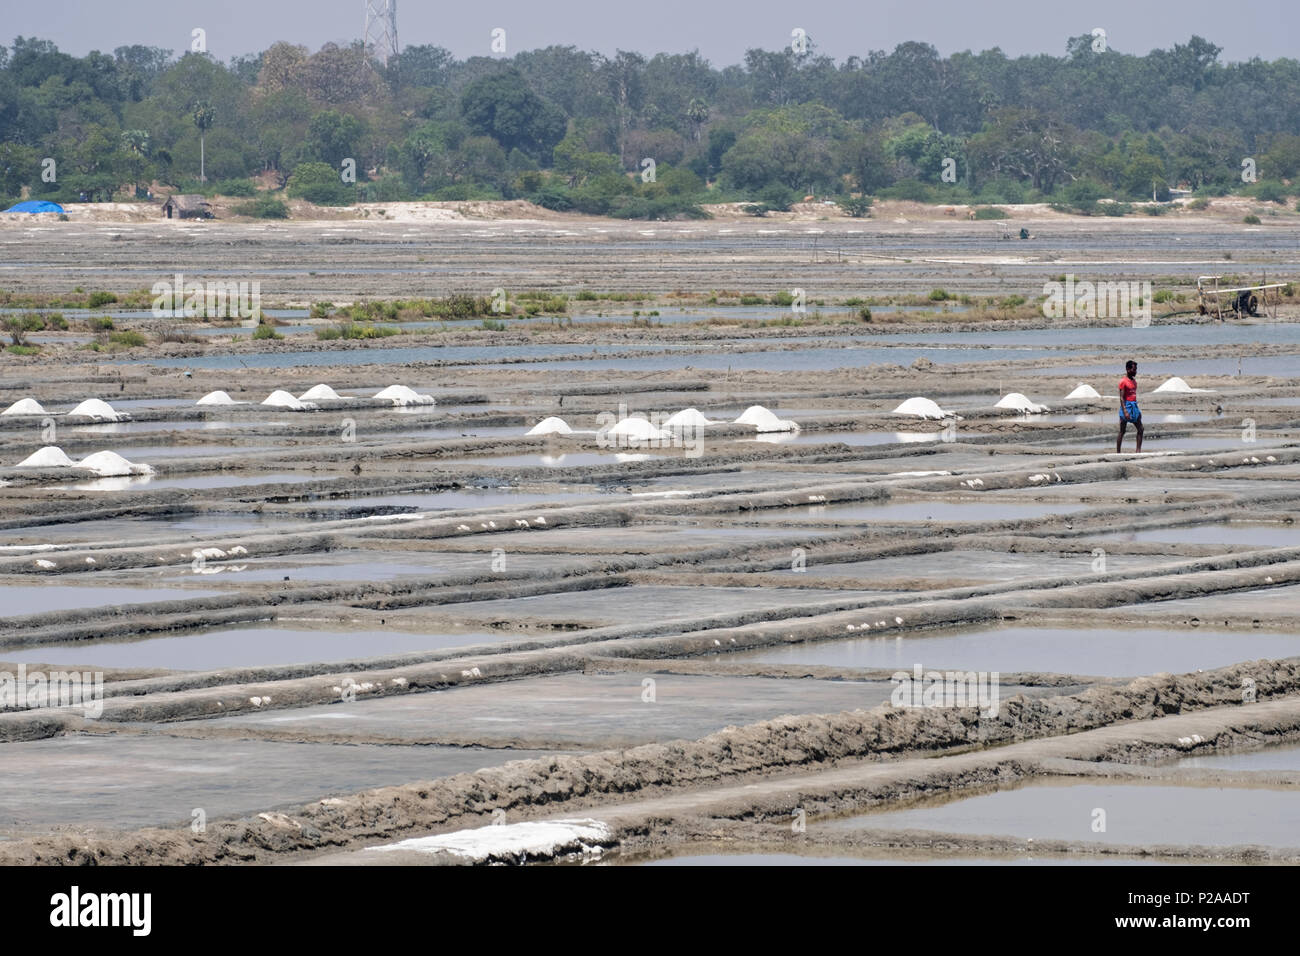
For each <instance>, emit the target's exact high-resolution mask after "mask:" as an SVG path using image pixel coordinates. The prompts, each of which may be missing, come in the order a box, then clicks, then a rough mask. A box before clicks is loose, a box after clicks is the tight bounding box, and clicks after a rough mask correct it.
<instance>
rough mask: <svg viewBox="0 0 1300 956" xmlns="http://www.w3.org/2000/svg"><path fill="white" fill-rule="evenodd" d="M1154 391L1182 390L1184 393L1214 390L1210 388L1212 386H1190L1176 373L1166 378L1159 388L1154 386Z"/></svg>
mask: <svg viewBox="0 0 1300 956" xmlns="http://www.w3.org/2000/svg"><path fill="white" fill-rule="evenodd" d="M1155 391H1157V392H1184V393H1186V392H1212V391H1214V389H1212V388H1192V386H1190V385H1188V384H1187V383H1186V382H1184V381H1183V380H1182V379H1181V378H1179V377H1178V376H1177V375H1175V376H1174V377H1173V378H1171V379H1169V380H1167V381H1166V382H1165V383H1164V384H1162V385H1161V386H1160V387H1159V388H1156V389H1155Z"/></svg>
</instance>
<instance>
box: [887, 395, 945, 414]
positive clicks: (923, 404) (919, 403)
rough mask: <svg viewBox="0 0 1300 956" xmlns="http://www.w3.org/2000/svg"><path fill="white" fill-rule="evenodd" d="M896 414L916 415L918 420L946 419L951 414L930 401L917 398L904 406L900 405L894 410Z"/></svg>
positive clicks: (909, 400) (910, 399) (908, 401)
mask: <svg viewBox="0 0 1300 956" xmlns="http://www.w3.org/2000/svg"><path fill="white" fill-rule="evenodd" d="M894 414H895V415H915V416H916V417H917V418H945V417H947V416H948V414H949V413H948V412H945V411H944V410H943V409H942V408H940V407H939V406H938V404H936V403H935V402H933V401H931V400H930V399H928V398H922V397H920V396H917V397H915V398H909V399H908V400H907V401H905V402H904V403H903V404H902V405H899V406H898V407H897V408H896V409H894Z"/></svg>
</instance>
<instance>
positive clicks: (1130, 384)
mask: <svg viewBox="0 0 1300 956" xmlns="http://www.w3.org/2000/svg"><path fill="white" fill-rule="evenodd" d="M1119 400H1120V401H1121V402H1136V401H1137V400H1138V386H1137V382H1135V381H1133V379H1131V378H1129V377H1128V376H1127V375H1125V376H1124V377H1123V378H1121V379H1120V380H1119Z"/></svg>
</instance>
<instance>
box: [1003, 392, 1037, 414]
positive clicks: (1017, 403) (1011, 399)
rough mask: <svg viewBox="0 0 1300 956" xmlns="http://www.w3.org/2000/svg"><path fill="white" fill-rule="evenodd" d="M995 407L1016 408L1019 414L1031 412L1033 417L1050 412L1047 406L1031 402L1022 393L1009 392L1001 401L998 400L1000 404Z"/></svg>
mask: <svg viewBox="0 0 1300 956" xmlns="http://www.w3.org/2000/svg"><path fill="white" fill-rule="evenodd" d="M993 407H994V408H1014V409H1015V410H1016V411H1018V412H1029V413H1030V414H1033V415H1037V414H1039V413H1041V412H1046V411H1050V409H1049V408H1048V407H1047V406H1046V405H1039V404H1038V403H1037V402H1034V401H1031V400H1030V399H1028V398H1026V397H1025V396H1024V395H1022V394H1021V393H1020V392H1008V393H1007V394H1006V395H1003V396H1002V397H1001V398H1000V399H998V403H997V404H996V405H994V406H993Z"/></svg>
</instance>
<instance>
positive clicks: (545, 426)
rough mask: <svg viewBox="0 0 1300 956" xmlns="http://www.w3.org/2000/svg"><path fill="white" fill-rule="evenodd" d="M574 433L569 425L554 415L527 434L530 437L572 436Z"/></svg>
mask: <svg viewBox="0 0 1300 956" xmlns="http://www.w3.org/2000/svg"><path fill="white" fill-rule="evenodd" d="M572 433H573V429H572V428H570V427H569V423H568V422H566V421H565V420H564V419H563V418H556V417H555V416H554V415H552V416H551V417H550V418H543V419H542V420H541V421H540V422H538V423H537V424H536V425H534V426H533V427H532V428H530V429H528V431H527V432H526V434H529V435H570V434H572Z"/></svg>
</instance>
